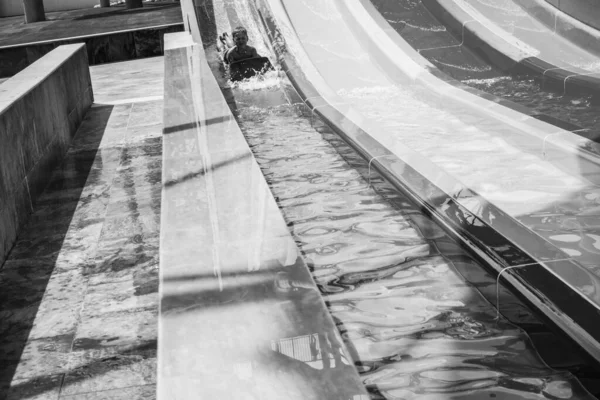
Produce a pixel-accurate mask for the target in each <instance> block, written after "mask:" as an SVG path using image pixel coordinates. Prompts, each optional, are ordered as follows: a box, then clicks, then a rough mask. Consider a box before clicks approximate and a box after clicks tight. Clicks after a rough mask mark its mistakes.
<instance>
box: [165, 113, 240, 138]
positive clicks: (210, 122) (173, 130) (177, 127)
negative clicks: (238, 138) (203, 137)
mask: <svg viewBox="0 0 600 400" xmlns="http://www.w3.org/2000/svg"><path fill="white" fill-rule="evenodd" d="M232 119H233V118H232V116H231V115H224V116H222V117H215V118H209V119H205V120H204V121H202V122H201V123H198V122H196V121H194V122H187V123H185V124H181V125H174V126H167V127H165V129H163V134H164V135H168V134H170V133H176V132H181V131H185V130H188V129H195V128H198V127H200V126H209V125H213V124H220V123H222V122H227V121H231V120H232Z"/></svg>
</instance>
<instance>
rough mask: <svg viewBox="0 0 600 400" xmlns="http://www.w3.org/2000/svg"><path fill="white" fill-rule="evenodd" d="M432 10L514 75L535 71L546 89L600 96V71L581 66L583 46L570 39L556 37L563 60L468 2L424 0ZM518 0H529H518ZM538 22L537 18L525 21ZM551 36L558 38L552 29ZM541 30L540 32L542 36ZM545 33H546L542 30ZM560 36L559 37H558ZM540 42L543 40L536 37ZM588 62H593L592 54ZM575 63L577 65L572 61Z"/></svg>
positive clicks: (460, 36) (470, 44)
mask: <svg viewBox="0 0 600 400" xmlns="http://www.w3.org/2000/svg"><path fill="white" fill-rule="evenodd" d="M422 1H423V4H424V5H425V6H426V7H427V8H428V9H429V11H430V12H431V13H432V14H433V15H434V16H435V17H436V18H437V19H438V20H439V21H440V22H442V23H443V24H444V25H446V26H447V27H448V29H449V30H450V31H451V32H452V33H453V34H454V35H455V36H456V37H457V38H458V39H459V40H461V42H462V43H463V44H464V45H466V46H468V47H469V48H471V49H473V50H474V51H475V52H476V53H478V54H479V55H480V56H481V57H483V58H484V59H486V60H487V61H488V62H489V63H490V64H492V65H494V66H495V67H497V68H499V69H501V70H503V71H506V72H509V73H513V74H521V73H527V74H533V75H535V76H538V77H540V78H541V79H542V82H543V84H544V86H545V88H546V89H548V90H553V91H558V92H560V93H565V94H568V95H574V96H578V95H586V94H592V95H599V94H600V72H598V71H596V70H594V71H589V70H586V69H582V68H579V67H578V66H576V65H575V63H577V60H576V58H578V57H576V56H574V55H573V56H572V54H578V55H579V54H581V49H579V48H578V47H576V46H575V45H574V44H569V42H568V41H566V40H564V41H562V42H560V43H559V42H557V41H556V40H554V43H555V46H556V48H555V49H554V50H555V52H556V53H557V54H558V53H560V54H562V56H561V57H562V58H561V59H560V61H557V60H558V58H557V57H556V55H555V54H553V55H550V54H549V53H548V52H545V51H540V50H539V49H538V48H537V45H536V44H535V43H534V42H535V40H534V41H533V42H528V41H527V40H525V39H523V40H521V39H519V38H517V37H515V36H514V35H513V34H511V33H510V32H508V31H505V30H503V29H502V28H501V27H499V26H496V25H495V23H494V22H493V19H492V18H489V19H488V17H490V16H489V15H484V14H482V13H481V12H480V11H482V10H478V9H477V10H476V9H474V8H471V6H470V5H469V4H467V3H465V2H462V1H461V2H457V1H454V0H422ZM514 1H515V2H519V1H525V0H514ZM523 23H524V24H525V25H527V26H529V25H531V26H533V25H535V24H534V22H533V21H525V22H523ZM546 33H547V38H551V37H554V31H553V30H548V31H547V32H546ZM539 34H540V33H538V32H536V35H538V36H539ZM541 34H544V32H542V33H541ZM555 39H556V38H555ZM536 40H537V41H539V39H536ZM587 61H593V60H592V57H591V54H589V57H588V60H587ZM571 63H573V64H571Z"/></svg>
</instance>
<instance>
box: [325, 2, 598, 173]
mask: <svg viewBox="0 0 600 400" xmlns="http://www.w3.org/2000/svg"><path fill="white" fill-rule="evenodd" d="M336 1H337V5H338V8H339V9H340V11H341V12H343V13H344V14H345V15H346V16H347V21H348V22H349V23H351V24H352V27H353V30H354V32H360V34H358V35H357V39H358V40H359V41H362V42H363V44H364V47H365V48H367V49H369V52H370V54H371V56H372V57H373V58H374V59H375V60H376V62H377V63H378V64H379V65H380V67H381V68H382V69H383V70H384V71H386V72H387V75H388V76H389V77H390V79H392V80H396V82H397V83H398V84H400V81H399V80H397V77H398V76H404V75H406V76H409V77H411V78H412V79H414V80H416V81H419V82H420V83H421V84H423V85H424V86H425V87H427V88H429V89H430V90H432V91H434V92H435V93H439V94H440V95H442V96H444V97H445V98H447V100H448V104H453V103H457V104H461V105H464V106H465V107H466V108H468V109H470V110H473V111H475V112H477V113H480V114H481V115H483V116H485V118H494V119H495V120H497V121H498V122H500V123H502V124H505V125H508V126H511V127H513V128H515V132H519V134H518V135H514V136H509V135H506V136H505V137H503V138H504V139H505V140H507V141H509V142H511V144H513V145H514V146H515V147H517V148H521V149H522V150H523V151H525V152H529V151H530V149H531V148H534V149H537V155H538V156H540V157H542V158H544V159H546V160H548V161H550V162H552V163H553V164H555V165H556V166H558V167H560V168H562V169H563V170H565V171H566V172H572V171H573V170H576V169H581V170H582V171H581V174H582V177H583V178H585V179H586V180H588V181H590V182H591V183H593V184H599V183H600V175H598V171H600V145H598V144H597V143H595V142H593V141H591V140H589V139H586V138H583V137H581V136H579V135H577V134H575V133H572V132H571V131H570V130H565V129H561V128H560V127H556V126H554V125H552V124H550V123H547V122H544V119H542V118H539V116H536V115H534V114H533V112H532V111H531V110H530V109H528V108H526V107H523V106H519V105H517V104H516V103H513V102H510V101H506V100H503V99H501V98H499V97H497V96H492V95H489V94H487V93H483V92H481V91H479V90H477V89H473V88H471V87H469V86H467V85H464V84H461V83H460V82H457V81H455V80H454V79H453V78H451V77H449V76H447V75H446V74H444V73H443V72H441V71H440V70H439V69H438V68H437V67H435V66H434V65H433V64H431V63H430V62H429V61H428V60H426V59H425V58H424V57H423V56H421V55H420V54H419V53H418V51H416V50H415V49H414V48H413V47H412V46H410V45H409V44H408V43H407V42H406V41H405V40H404V39H403V38H402V36H400V34H398V32H396V30H395V29H393V28H392V27H391V26H390V25H389V24H388V22H387V21H386V20H385V19H384V18H383V17H382V16H381V14H380V13H379V12H378V11H377V9H376V8H375V7H374V6H373V5H372V4H371V2H370V1H369V0H352V1H340V0H336Z"/></svg>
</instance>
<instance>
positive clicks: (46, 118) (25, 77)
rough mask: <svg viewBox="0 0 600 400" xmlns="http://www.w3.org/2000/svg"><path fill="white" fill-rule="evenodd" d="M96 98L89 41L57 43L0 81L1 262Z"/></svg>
mask: <svg viewBox="0 0 600 400" xmlns="http://www.w3.org/2000/svg"><path fill="white" fill-rule="evenodd" d="M67 80H68V81H69V85H65V81H67ZM92 98H93V94H92V88H91V81H90V75H89V72H88V63H87V58H86V55H85V47H84V46H82V45H76V44H75V45H69V46H63V47H60V48H58V49H56V50H55V51H53V52H52V53H50V54H48V55H47V56H45V57H43V58H42V59H40V60H38V62H37V63H35V64H33V65H31V66H30V67H29V68H27V69H25V70H24V71H22V73H20V74H18V75H16V76H14V77H13V78H12V79H10V80H8V81H7V82H4V83H3V84H2V86H0V143H2V145H1V146H0V160H1V162H0V226H1V227H2V229H1V230H0V264H1V263H2V262H3V261H4V258H5V257H6V254H7V253H8V251H9V250H10V248H11V247H12V245H13V244H14V241H15V238H16V236H17V232H18V231H19V229H20V228H21V227H22V226H24V225H25V223H26V222H27V220H28V218H29V214H30V213H31V211H32V204H33V203H35V202H36V199H37V197H38V196H39V194H40V193H41V192H42V191H43V190H44V188H45V187H46V185H47V183H48V178H49V174H50V172H51V171H52V169H53V168H54V167H56V166H57V165H58V164H59V163H60V160H61V159H62V157H63V155H64V153H65V152H66V150H67V148H68V147H69V144H70V143H71V140H72V138H73V136H74V135H75V132H76V131H77V128H78V127H79V125H80V124H81V121H82V119H83V116H84V114H85V112H86V111H87V109H88V108H89V106H90V105H91V104H92Z"/></svg>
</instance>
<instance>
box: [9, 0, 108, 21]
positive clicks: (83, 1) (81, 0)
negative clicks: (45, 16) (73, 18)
mask: <svg viewBox="0 0 600 400" xmlns="http://www.w3.org/2000/svg"><path fill="white" fill-rule="evenodd" d="M97 4H100V0H44V9H45V11H46V12H52V11H65V10H75V9H79V8H91V7H94V6H95V5H97ZM15 15H23V0H0V17H11V16H15Z"/></svg>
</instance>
